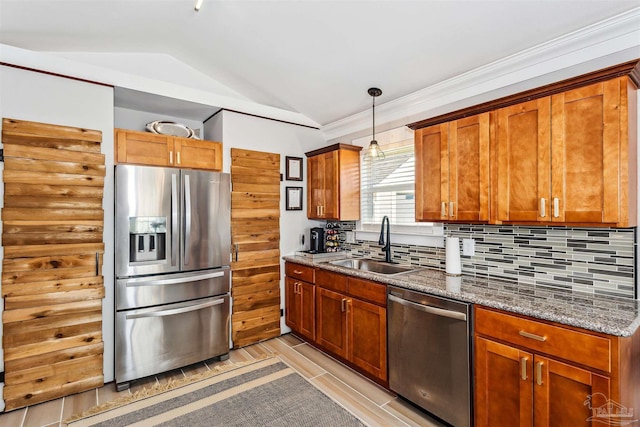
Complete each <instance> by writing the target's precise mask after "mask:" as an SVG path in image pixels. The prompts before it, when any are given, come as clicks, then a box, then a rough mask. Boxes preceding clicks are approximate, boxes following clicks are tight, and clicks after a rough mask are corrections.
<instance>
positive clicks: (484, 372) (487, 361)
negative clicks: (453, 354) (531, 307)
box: [474, 307, 639, 427]
mask: <svg viewBox="0 0 640 427" xmlns="http://www.w3.org/2000/svg"><path fill="white" fill-rule="evenodd" d="M475 316H476V318H475V320H476V323H475V327H476V334H477V335H476V337H475V364H474V369H475V425H476V427H480V426H497V425H504V426H507V425H508V426H589V425H597V424H598V423H597V422H596V421H599V422H603V423H605V424H607V425H608V423H609V422H610V420H609V419H608V418H607V417H606V413H607V412H606V411H607V410H610V409H611V408H613V410H617V409H616V408H617V407H618V408H627V409H628V410H629V411H632V410H633V409H634V408H637V407H639V406H638V404H639V402H638V400H639V399H638V397H639V396H638V392H637V388H638V387H637V376H638V373H637V370H638V361H637V359H638V356H639V355H638V347H639V345H638V337H637V336H635V337H628V338H622V337H613V336H607V335H604V334H597V333H593V334H591V333H588V332H587V331H582V330H577V329H576V328H568V327H567V328H565V327H562V326H559V325H552V324H549V323H546V322H538V321H536V320H534V319H529V318H522V317H519V316H513V315H510V314H506V313H501V312H497V311H494V310H486V309H484V308H479V307H477V308H476V310H475ZM510 335H511V337H510ZM526 340H529V341H530V343H528V342H527V341H526ZM580 340H582V341H583V343H584V345H580V344H578V341H580ZM618 405H619V406H618ZM603 408H604V410H605V412H604V414H605V415H603V412H602V409H603ZM607 408H609V409H607ZM598 414H600V415H598ZM592 417H594V418H592ZM592 420H593V422H592ZM611 422H613V420H611ZM611 425H613V424H611Z"/></svg>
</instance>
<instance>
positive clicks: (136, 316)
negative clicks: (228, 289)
mask: <svg viewBox="0 0 640 427" xmlns="http://www.w3.org/2000/svg"><path fill="white" fill-rule="evenodd" d="M223 302H224V298H220V299H217V300H215V301H209V302H205V303H202V304H196V305H191V306H188V307H181V308H173V309H169V310H162V311H142V310H141V311H140V312H138V313H132V314H127V315H126V319H127V320H129V319H140V318H144V317H163V316H172V315H174V314H182V313H188V312H190V311H196V310H202V309H203V308H207V307H211V306H214V305H220V304H222V303H223Z"/></svg>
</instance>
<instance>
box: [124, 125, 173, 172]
mask: <svg viewBox="0 0 640 427" xmlns="http://www.w3.org/2000/svg"><path fill="white" fill-rule="evenodd" d="M116 161H117V163H130V164H138V165H148V166H171V162H172V161H173V141H172V138H169V137H167V136H165V135H156V134H153V133H145V132H130V131H124V130H119V129H117V130H116Z"/></svg>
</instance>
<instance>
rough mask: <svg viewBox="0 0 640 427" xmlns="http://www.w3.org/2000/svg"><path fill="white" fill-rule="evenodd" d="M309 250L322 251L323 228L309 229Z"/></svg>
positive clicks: (313, 251) (312, 251)
mask: <svg viewBox="0 0 640 427" xmlns="http://www.w3.org/2000/svg"><path fill="white" fill-rule="evenodd" d="M309 241H310V248H309V249H310V251H309V252H311V253H323V252H324V251H325V248H324V228H322V227H313V228H312V229H311V239H310V240H309Z"/></svg>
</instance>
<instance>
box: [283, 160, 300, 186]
mask: <svg viewBox="0 0 640 427" xmlns="http://www.w3.org/2000/svg"><path fill="white" fill-rule="evenodd" d="M285 160H286V164H287V167H286V169H287V175H286V179H287V181H302V157H289V156H286V157H285Z"/></svg>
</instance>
